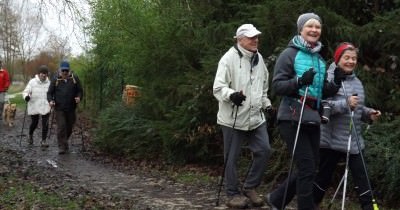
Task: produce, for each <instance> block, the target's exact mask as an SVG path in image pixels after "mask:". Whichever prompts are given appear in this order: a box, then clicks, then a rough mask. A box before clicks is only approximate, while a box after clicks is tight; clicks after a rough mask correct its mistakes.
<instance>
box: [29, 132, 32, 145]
mask: <svg viewBox="0 0 400 210" xmlns="http://www.w3.org/2000/svg"><path fill="white" fill-rule="evenodd" d="M28 144H29V145H32V144H33V135H32V134H29V137H28Z"/></svg>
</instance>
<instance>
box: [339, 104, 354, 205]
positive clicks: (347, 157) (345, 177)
mask: <svg viewBox="0 0 400 210" xmlns="http://www.w3.org/2000/svg"><path fill="white" fill-rule="evenodd" d="M346 98H347V97H346ZM353 116H354V111H353V110H352V111H351V118H353ZM353 126H354V125H353V123H352V121H350V128H349V132H350V133H349V140H348V141H347V154H346V168H345V170H344V176H343V179H344V184H343V195H342V210H344V203H345V200H346V188H347V175H348V174H349V159H350V146H351V133H352V132H353V129H352V127H353Z"/></svg>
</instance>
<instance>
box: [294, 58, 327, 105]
mask: <svg viewBox="0 0 400 210" xmlns="http://www.w3.org/2000/svg"><path fill="white" fill-rule="evenodd" d="M310 68H314V71H315V72H316V74H315V76H314V81H313V83H312V84H311V85H310V86H309V88H308V93H307V97H312V98H315V99H317V100H318V101H319V100H320V99H321V97H322V88H323V86H324V80H325V74H326V71H325V69H326V64H325V61H324V60H322V58H321V56H320V55H319V54H318V53H315V54H311V53H307V52H304V51H301V50H299V51H298V52H297V54H296V58H295V61H294V69H295V71H296V74H297V76H298V77H301V76H302V75H303V73H304V72H305V71H307V70H309V69H310ZM305 90H306V87H305V86H304V87H302V88H301V89H299V95H301V96H304V93H305Z"/></svg>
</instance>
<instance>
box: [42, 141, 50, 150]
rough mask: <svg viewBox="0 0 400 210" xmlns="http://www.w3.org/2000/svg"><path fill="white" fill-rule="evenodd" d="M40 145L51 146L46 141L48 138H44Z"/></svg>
mask: <svg viewBox="0 0 400 210" xmlns="http://www.w3.org/2000/svg"><path fill="white" fill-rule="evenodd" d="M40 146H41V147H44V148H47V147H49V144H48V143H47V142H46V140H42V141H41V142H40Z"/></svg>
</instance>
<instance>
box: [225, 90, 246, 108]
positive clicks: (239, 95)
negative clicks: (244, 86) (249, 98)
mask: <svg viewBox="0 0 400 210" xmlns="http://www.w3.org/2000/svg"><path fill="white" fill-rule="evenodd" d="M229 99H231V101H232V102H233V103H234V104H235V105H236V106H242V102H243V101H244V100H246V96H245V95H243V92H242V91H240V92H234V93H232V94H231V95H230V96H229Z"/></svg>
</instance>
